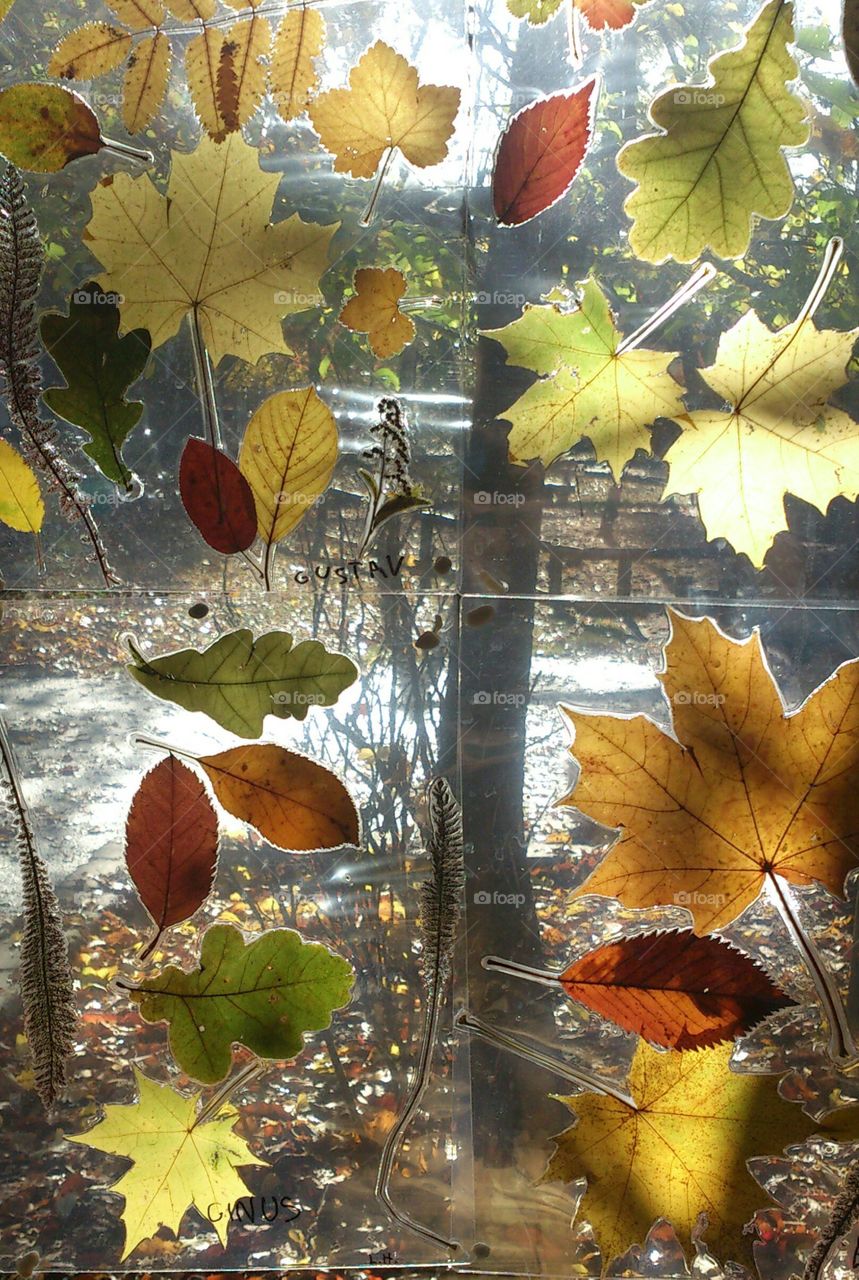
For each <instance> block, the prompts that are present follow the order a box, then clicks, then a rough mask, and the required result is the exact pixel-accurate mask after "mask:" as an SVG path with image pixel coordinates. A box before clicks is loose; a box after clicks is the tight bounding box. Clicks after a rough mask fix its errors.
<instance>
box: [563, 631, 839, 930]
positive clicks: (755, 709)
mask: <svg viewBox="0 0 859 1280" xmlns="http://www.w3.org/2000/svg"><path fill="white" fill-rule="evenodd" d="M669 616H670V619H671V637H670V639H669V641H668V643H667V644H666V646H665V670H664V672H663V673H662V674H661V675H660V681H661V683H662V686H663V688H664V690H665V694H666V696H667V698H668V704H669V707H670V709H671V726H672V730H673V734H674V736H671V734H669V733H666V732H665V730H664V729H662V728H660V727H659V726H658V725H656V724H655V723H654V722H653V721H652V720H650V719H648V718H647V717H646V716H641V715H636V716H631V717H629V718H624V717H621V716H610V715H590V714H588V713H586V712H581V711H574V710H573V709H571V708H569V707H565V708H564V709H563V710H564V714H565V716H566V719H567V721H568V722H569V725H570V727H571V729H572V730H573V732H574V734H575V740H574V744H573V746H572V747H571V751H572V752H573V753H574V755H575V758H576V760H578V762H579V765H580V769H581V772H580V776H579V780H578V782H577V784H576V786H575V787H574V789H573V791H571V792H570V794H569V795H568V796H566V797H565V798H564V799H563V800H562V801H560V803H561V804H568V805H575V806H576V807H577V808H579V809H581V810H582V812H583V813H586V814H588V815H589V816H590V817H592V818H595V819H596V820H597V821H598V822H602V823H605V825H606V826H614V827H621V828H622V833H621V835H620V836H619V838H618V840H617V843H616V844H615V845H614V847H613V848H612V849H611V850H610V851H609V852H608V853H607V854H606V855H605V857H604V858H603V859H602V861H601V862H600V863H599V865H598V866H597V868H596V870H595V871H594V872H593V874H592V875H591V876H590V877H589V878H588V879H587V880H586V881H585V883H584V884H583V885H582V886H581V887H580V888H579V889H578V890H577V894H576V896H580V895H581V894H584V893H601V894H605V895H606V896H608V897H615V898H619V899H620V901H621V902H622V903H623V904H624V905H625V906H628V907H647V906H656V905H657V904H662V903H664V904H668V905H672V906H676V905H678V904H679V905H682V906H686V907H687V908H688V910H689V911H690V912H691V913H692V916H693V917H694V920H695V931H696V933H699V934H702V933H707V932H711V931H712V930H715V929H720V928H723V927H724V926H725V925H727V924H730V922H731V921H732V920H734V919H736V917H737V916H738V915H739V914H740V912H742V911H744V910H745V908H746V907H748V906H749V905H750V904H751V903H752V902H754V900H755V899H756V898H757V896H758V894H759V893H760V890H761V888H762V886H763V885H764V882H765V879H766V877H767V875H768V874H769V873H774V874H777V875H779V876H782V877H784V879H786V880H788V881H790V882H791V883H792V884H795V885H807V884H813V883H815V882H819V883H820V884H823V885H825V886H826V888H827V889H829V891H830V893H833V894H835V895H837V896H838V897H841V896H842V894H843V891H844V880H845V877H846V875H847V873H848V871H851V870H852V869H853V868H854V867H855V866H856V864H857V857H859V832H857V824H856V797H855V793H856V783H855V778H856V770H857V768H859V662H847V663H845V664H844V665H843V666H841V667H839V668H838V670H837V671H836V672H835V674H834V675H833V676H831V677H830V679H829V680H827V681H826V682H825V683H824V684H822V685H821V686H820V688H819V689H817V690H816V691H815V692H814V693H813V694H811V696H810V697H809V698H807V699H806V701H805V702H804V703H803V705H802V706H801V707H800V708H799V710H797V711H795V712H793V713H792V714H787V713H786V712H785V707H784V703H783V702H782V699H781V696H780V694H779V690H778V686H777V685H776V683H775V681H774V679H773V677H772V674H771V672H770V670H769V667H768V666H767V663H766V660H765V658H764V653H763V647H762V645H761V640H760V635H759V633H758V632H754V633H753V634H752V635H751V636H750V637H749V638H748V639H747V640H744V641H735V640H731V639H730V638H729V637H728V636H726V635H724V634H723V633H722V632H721V631H720V630H719V628H718V627H717V626H716V624H715V623H714V622H712V621H711V620H710V619H709V618H703V619H700V620H697V621H696V620H693V619H691V618H685V617H683V616H682V614H679V613H675V612H674V611H673V610H670V611H669Z"/></svg>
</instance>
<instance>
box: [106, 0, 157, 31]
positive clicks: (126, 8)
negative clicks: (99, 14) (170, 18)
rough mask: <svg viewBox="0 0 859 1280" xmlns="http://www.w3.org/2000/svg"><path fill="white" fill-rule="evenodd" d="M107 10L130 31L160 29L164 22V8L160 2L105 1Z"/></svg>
mask: <svg viewBox="0 0 859 1280" xmlns="http://www.w3.org/2000/svg"><path fill="white" fill-rule="evenodd" d="M105 4H106V5H107V7H108V9H111V10H112V11H113V13H115V14H116V16H117V18H119V20H120V22H124V23H125V25H126V26H127V27H131V29H132V31H146V30H147V29H148V28H149V27H160V26H161V23H162V22H163V21H164V6H163V4H162V3H161V0H105Z"/></svg>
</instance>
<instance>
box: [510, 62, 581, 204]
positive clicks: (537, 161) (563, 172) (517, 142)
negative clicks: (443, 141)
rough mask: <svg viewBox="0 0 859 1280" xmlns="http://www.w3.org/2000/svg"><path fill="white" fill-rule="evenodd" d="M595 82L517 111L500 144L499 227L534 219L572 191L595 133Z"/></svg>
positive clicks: (554, 95) (542, 99)
mask: <svg viewBox="0 0 859 1280" xmlns="http://www.w3.org/2000/svg"><path fill="white" fill-rule="evenodd" d="M596 86H597V80H596V77H595V76H594V77H592V78H591V79H590V80H588V81H587V82H586V83H585V84H583V85H582V86H581V88H579V89H575V90H572V91H570V92H569V93H553V94H552V95H551V96H550V97H548V98H539V99H538V100H537V101H536V102H531V103H529V104H528V106H527V107H523V108H522V110H521V111H518V112H517V113H516V115H515V116H514V117H513V119H512V120H511V121H510V123H509V124H508V126H507V128H506V129H505V130H504V133H503V134H502V135H501V140H500V142H499V144H498V152H497V154H496V156H495V167H494V170H493V174H492V204H493V208H494V209H495V217H496V218H497V219H498V221H499V222H500V223H501V225H502V226H508V227H516V226H520V225H521V224H522V223H523V222H528V221H530V219H531V218H536V216H537V214H539V213H543V212H544V211H545V210H546V209H549V208H550V207H551V206H552V205H553V204H555V203H556V202H557V201H558V200H560V198H561V196H563V195H564V193H565V192H566V191H568V190H569V189H570V186H571V185H572V183H573V180H574V178H575V177H576V174H577V173H578V172H579V169H580V168H581V165H582V162H583V160H584V158H585V155H586V154H587V150H588V147H589V146H590V143H591V138H592V137H593V124H594V106H595V101H596V98H595V94H596Z"/></svg>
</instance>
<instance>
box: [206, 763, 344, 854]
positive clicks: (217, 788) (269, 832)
mask: <svg viewBox="0 0 859 1280" xmlns="http://www.w3.org/2000/svg"><path fill="white" fill-rule="evenodd" d="M198 764H199V765H200V766H201V768H202V769H204V770H205V772H206V774H207V776H208V778H209V781H210V782H211V784H212V787H213V789H214V792H215V795H216V796H217V797H218V800H219V801H220V802H221V804H222V805H223V806H224V808H225V809H226V810H227V812H228V813H231V814H232V815H233V817H235V818H239V819H240V820H241V821H242V822H247V823H248V824H249V825H250V826H252V827H255V828H256V829H257V831H259V833H260V835H263V836H265V838H266V840H270V841H271V843H272V844H273V845H276V846H277V847H278V848H279V849H287V850H289V851H292V852H304V851H307V850H311V849H339V848H340V846H341V845H344V844H349V845H353V844H358V842H359V840H360V835H361V828H360V823H359V821H358V811H357V809H356V808H355V802H354V800H353V799H352V797H351V796H350V795H349V792H348V791H347V790H346V788H345V787H344V786H343V783H342V782H341V781H340V779H339V778H338V777H337V776H336V775H335V774H333V773H332V772H331V771H330V769H326V768H325V767H324V766H323V765H321V764H317V763H316V762H315V761H314V760H308V759H307V757H306V756H302V755H299V753H298V752H297V751H286V750H285V749H284V748H283V747H278V746H275V745H274V743H261V744H259V745H256V746H251V747H232V748H230V750H228V751H220V752H218V753H217V755H213V756H199V757H198Z"/></svg>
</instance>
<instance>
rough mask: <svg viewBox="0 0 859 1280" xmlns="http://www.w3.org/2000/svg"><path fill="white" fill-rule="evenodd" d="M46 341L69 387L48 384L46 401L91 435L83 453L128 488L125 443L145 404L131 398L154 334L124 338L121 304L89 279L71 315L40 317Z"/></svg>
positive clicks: (138, 332) (129, 477) (136, 332)
mask: <svg viewBox="0 0 859 1280" xmlns="http://www.w3.org/2000/svg"><path fill="white" fill-rule="evenodd" d="M39 328H40V332H41V335H42V342H43V343H44V344H45V349H46V350H47V351H48V353H49V355H50V356H51V358H52V359H53V360H54V362H55V363H56V364H57V366H58V367H59V370H60V372H61V373H62V375H63V377H64V378H65V379H66V383H67V385H66V386H65V387H49V388H48V389H47V390H46V391H45V393H44V399H45V403H46V404H47V405H48V406H49V408H51V409H53V411H54V413H56V414H58V415H59V416H60V417H61V418H65V420H66V421H67V422H73V423H74V424H75V425H76V426H78V427H82V428H83V430H84V431H86V432H87V434H88V435H89V437H90V441H89V443H88V444H85V445H84V447H83V448H84V453H86V454H88V455H89V457H90V458H92V460H93V462H94V463H95V464H96V466H97V467H98V469H99V471H101V473H102V475H104V476H106V477H107V478H108V480H112V481H113V482H114V483H115V484H118V485H121V486H122V487H123V488H124V489H126V490H127V489H130V488H131V482H132V473H131V472H130V471H129V469H128V467H127V466H126V464H125V462H124V461H123V458H122V446H123V444H124V443H125V441H126V440H127V438H128V436H129V434H130V433H131V431H132V430H133V429H134V427H135V426H136V425H137V423H138V422H139V421H140V416H141V414H142V413H143V405H142V403H141V402H140V401H139V400H132V401H129V400H126V398H125V393H126V391H127V390H128V388H129V387H130V386H131V384H132V383H133V382H136V381H137V379H138V378H139V377H140V375H141V374H142V373H143V370H144V369H145V368H146V363H147V361H148V360H149V355H150V350H151V348H150V342H149V334H148V333H147V332H146V330H145V329H135V330H134V331H133V332H132V333H128V334H126V335H125V337H124V338H120V337H119V308H118V307H117V305H116V303H115V302H114V301H113V299H110V298H107V297H104V296H102V295H101V294H100V291H99V289H98V286H97V285H95V284H93V283H90V284H86V285H84V287H83V289H81V290H77V291H76V292H75V293H73V294H72V296H71V298H70V300H69V313H68V315H67V316H65V315H62V314H58V313H57V312H49V313H48V314H47V315H44V316H42V319H41V321H40V325H39Z"/></svg>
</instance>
